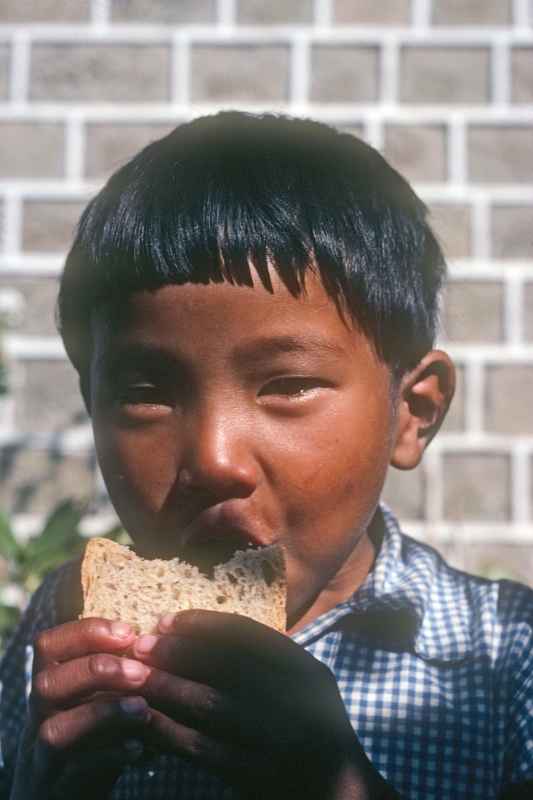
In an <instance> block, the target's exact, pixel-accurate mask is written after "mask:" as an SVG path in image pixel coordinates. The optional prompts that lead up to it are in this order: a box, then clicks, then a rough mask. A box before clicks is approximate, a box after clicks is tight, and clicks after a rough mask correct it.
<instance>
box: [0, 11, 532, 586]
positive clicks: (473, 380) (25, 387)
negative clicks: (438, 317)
mask: <svg viewBox="0 0 533 800" xmlns="http://www.w3.org/2000/svg"><path fill="white" fill-rule="evenodd" d="M221 106H237V107H240V108H246V109H250V110H264V109H272V110H284V111H287V112H290V113H294V114H304V115H309V116H313V117H316V118H318V119H321V120H324V121H327V122H331V123H333V124H336V125H337V126H339V127H340V128H342V129H345V130H351V131H353V132H354V133H357V134H359V135H362V136H363V137H365V138H366V139H367V140H368V141H369V142H371V143H372V144H373V145H374V146H376V147H378V148H379V149H381V150H382V151H383V152H384V153H385V155H386V156H387V157H388V158H389V159H390V160H391V162H392V163H393V164H394V165H395V166H396V167H398V168H399V169H400V170H401V171H403V172H404V173H405V174H406V175H407V176H408V177H409V178H410V180H411V181H412V182H413V183H414V185H415V188H416V189H417V190H418V191H419V193H420V194H421V195H422V197H423V198H424V199H425V200H426V202H427V203H428V205H429V207H430V209H431V213H432V218H433V222H434V225H435V227H436V230H437V231H438V233H439V235H440V237H441V240H442V242H443V244H444V248H445V250H446V252H447V254H448V257H449V260H450V283H449V287H448V289H447V292H446V295H445V299H444V307H443V312H442V334H441V340H442V345H443V346H445V347H446V348H447V349H448V350H449V352H450V353H451V354H452V356H453V357H454V358H455V360H456V363H457V365H458V374H459V387H458V393H457V398H456V400H455V404H454V407H453V409H452V411H451V414H450V417H449V419H448V421H447V423H446V426H445V430H444V432H443V433H442V434H441V436H440V437H438V439H437V440H436V441H435V442H434V443H433V444H432V446H431V448H430V450H429V451H428V454H427V458H426V459H425V462H424V464H423V466H422V467H421V468H420V469H418V470H417V471H415V472H413V473H399V472H393V473H391V475H390V478H389V480H388V482H387V487H386V497H387V499H388V500H389V501H390V502H391V504H393V505H394V506H395V508H396V509H397V510H398V511H399V513H400V516H401V518H402V520H403V521H404V522H405V525H406V527H407V528H409V529H410V530H411V531H412V532H414V533H415V534H416V535H418V536H420V537H423V538H426V539H427V540H430V541H432V542H433V543H435V544H436V545H437V546H438V547H439V548H440V549H441V550H442V551H443V552H445V553H446V554H447V555H448V556H449V558H450V559H451V560H452V561H453V562H454V563H455V564H457V565H459V566H465V567H467V568H468V569H472V570H479V571H482V572H484V573H492V572H494V571H495V570H496V571H497V570H498V569H501V570H502V571H504V572H506V573H508V574H511V575H514V576H516V577H519V578H521V579H522V580H525V581H529V582H531V583H533V578H532V576H533V569H532V567H533V563H532V562H533V547H532V544H533V518H532V514H533V400H532V398H533V2H531V0H382V2H376V1H375V0H357V2H356V1H355V0H293V1H292V2H286V0H269V1H268V2H263V1H262V0H179V2H178V0H176V1H175V2H173V1H172V0H92V2H90V0H75V2H74V0H39V2H33V1H32V0H2V2H1V4H0V214H1V231H2V240H1V249H0V308H4V310H5V311H6V313H7V312H9V313H7V316H8V318H9V320H10V327H9V329H8V331H7V335H6V336H5V337H4V350H5V352H6V355H7V357H8V361H9V385H10V393H9V395H8V396H7V398H5V399H4V400H2V401H0V470H1V474H2V481H1V485H0V506H1V507H3V508H5V509H8V510H9V511H10V512H12V513H15V514H16V515H17V517H16V518H17V524H18V527H19V529H20V531H21V532H24V531H31V529H32V526H33V527H34V526H35V524H36V521H37V520H38V519H39V517H40V516H41V515H42V514H44V513H46V511H47V510H49V509H50V508H51V506H52V505H53V503H54V502H55V501H56V500H57V499H59V498H60V497H63V496H69V495H75V496H77V497H86V498H90V499H91V509H92V512H93V513H94V514H95V515H96V516H95V517H92V518H91V519H92V521H93V522H94V524H95V525H96V526H97V525H98V521H99V520H105V518H106V514H108V513H109V507H108V505H107V503H106V501H105V496H104V492H103V490H102V486H101V482H100V480H99V478H98V475H97V473H96V468H95V463H94V457H93V453H92V450H91V446H90V442H91V435H90V427H89V424H88V420H87V418H86V416H85V414H84V411H83V408H82V406H81V402H80V399H79V397H78V394H77V387H76V380H75V375H74V374H73V372H72V370H71V369H70V367H69V365H68V364H67V363H66V361H65V359H64V354H63V350H62V347H61V345H60V342H59V341H58V338H57V336H56V335H55V331H54V326H53V307H54V298H55V292H56V281H57V276H58V274H59V272H60V270H61V265H62V260H63V255H64V252H65V248H66V247H67V244H68V241H69V238H70V236H71V233H72V229H73V226H74V224H75V221H76V219H77V216H78V214H79V212H80V209H81V208H82V206H83V204H84V202H85V201H86V200H87V198H89V197H90V196H91V195H92V194H93V193H94V192H95V191H96V189H97V188H98V187H99V186H100V184H101V182H102V180H103V179H104V178H105V177H106V176H107V175H109V173H110V171H111V170H113V169H114V168H116V167H117V166H118V165H119V164H121V163H123V161H124V160H125V159H126V158H127V157H128V156H130V155H131V154H133V153H134V152H135V151H136V150H137V149H138V148H139V147H140V146H142V145H143V144H145V143H146V142H148V141H150V140H152V139H154V138H156V137H159V136H160V135H162V134H164V133H165V132H166V131H168V130H169V129H170V128H171V127H172V126H173V125H175V124H176V123H177V122H178V121H181V120H185V119H189V118H191V117H193V116H196V115H198V114H200V113H204V112H209V111H213V110H215V109H217V108H219V107H221ZM95 520H96V521H95Z"/></svg>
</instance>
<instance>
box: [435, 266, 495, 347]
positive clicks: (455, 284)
mask: <svg viewBox="0 0 533 800" xmlns="http://www.w3.org/2000/svg"><path fill="white" fill-rule="evenodd" d="M503 306H504V289H503V286H502V284H500V283H496V282H489V281H450V282H449V283H448V285H447V287H446V289H445V292H444V307H443V311H442V327H443V333H444V334H445V335H446V338H447V339H448V340H450V341H454V342H499V341H502V339H503V336H504V330H503V326H504V322H503V315H504V307H503Z"/></svg>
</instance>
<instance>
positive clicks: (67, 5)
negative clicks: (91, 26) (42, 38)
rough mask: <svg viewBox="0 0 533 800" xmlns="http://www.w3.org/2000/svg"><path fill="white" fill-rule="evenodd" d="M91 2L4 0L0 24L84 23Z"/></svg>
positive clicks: (0, 4) (0, 12) (76, 0)
mask: <svg viewBox="0 0 533 800" xmlns="http://www.w3.org/2000/svg"><path fill="white" fill-rule="evenodd" d="M90 7H91V0H75V2H73V0H39V1H38V2H32V0H2V2H1V3H0V22H83V21H84V20H87V19H88V18H89V13H90Z"/></svg>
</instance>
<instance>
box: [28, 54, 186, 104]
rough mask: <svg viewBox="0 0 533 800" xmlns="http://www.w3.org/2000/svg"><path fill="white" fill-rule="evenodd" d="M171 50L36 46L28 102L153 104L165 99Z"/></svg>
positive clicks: (167, 96)
mask: <svg viewBox="0 0 533 800" xmlns="http://www.w3.org/2000/svg"><path fill="white" fill-rule="evenodd" d="M169 73H170V50H169V48H168V47H167V46H156V45H153V46H152V45H133V44H113V45H108V44H97V45H90V44H80V45H75V44H73V45H71V44H59V43H58V44H55V43H54V44H34V45H33V48H32V54H31V77H30V97H31V99H32V100H42V101H50V100H63V101H73V100H75V101H78V102H114V103H122V102H136V101H137V102H145V103H146V102H154V101H162V100H168V98H169Z"/></svg>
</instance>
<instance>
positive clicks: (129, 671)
mask: <svg viewBox="0 0 533 800" xmlns="http://www.w3.org/2000/svg"><path fill="white" fill-rule="evenodd" d="M121 667H122V672H123V673H124V675H125V676H126V678H128V680H130V681H142V680H144V679H145V678H146V677H148V673H149V672H150V670H149V668H148V667H146V666H145V665H144V664H141V663H140V662H139V661H133V660H132V659H129V658H124V659H122V661H121Z"/></svg>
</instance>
